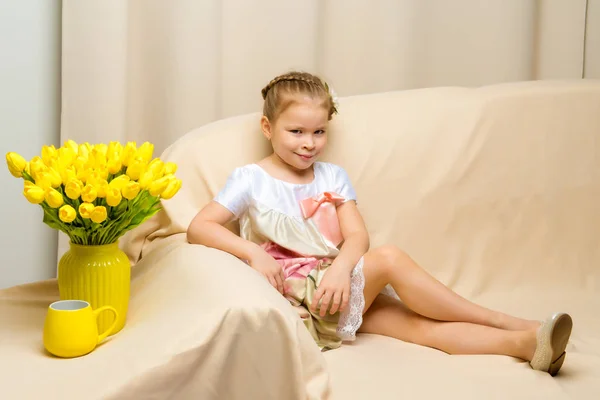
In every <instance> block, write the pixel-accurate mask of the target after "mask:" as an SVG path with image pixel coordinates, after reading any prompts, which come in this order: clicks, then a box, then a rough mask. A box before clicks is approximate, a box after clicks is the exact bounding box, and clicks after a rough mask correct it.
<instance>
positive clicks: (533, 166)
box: [0, 80, 600, 400]
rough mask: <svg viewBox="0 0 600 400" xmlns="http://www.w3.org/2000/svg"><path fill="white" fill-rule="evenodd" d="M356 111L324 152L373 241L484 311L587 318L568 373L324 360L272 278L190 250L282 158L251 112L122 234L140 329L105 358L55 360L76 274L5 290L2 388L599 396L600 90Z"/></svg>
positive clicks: (470, 362)
mask: <svg viewBox="0 0 600 400" xmlns="http://www.w3.org/2000/svg"><path fill="white" fill-rule="evenodd" d="M339 110H340V114H339V115H336V116H334V118H333V120H332V122H331V127H330V139H329V147H328V150H327V151H326V153H325V154H323V157H322V160H325V161H329V162H333V163H337V164H339V165H341V166H343V167H344V168H345V169H346V171H347V172H348V174H349V176H350V177H351V179H352V181H353V183H354V186H355V189H356V191H357V195H358V204H359V209H360V210H361V212H362V214H363V216H364V218H365V221H366V224H367V228H368V230H369V233H370V235H371V245H372V247H376V246H379V245H382V244H394V245H397V246H398V247H400V248H402V249H404V250H405V251H406V252H407V253H409V254H410V255H411V256H412V257H413V258H414V259H415V260H416V261H417V262H418V263H419V264H420V265H422V266H423V267H424V268H425V269H426V270H428V271H429V272H430V273H431V274H432V275H434V276H435V277H436V278H437V279H439V280H440V281H442V282H444V283H445V284H446V285H448V286H449V287H451V288H452V289H453V290H455V291H456V292H458V293H459V294H461V295H462V296H464V297H466V298H468V299H470V300H473V301H475V302H478V303H480V304H482V305H484V306H487V307H491V308H495V309H498V310H500V311H503V312H508V313H511V314H515V315H518V316H521V317H525V318H531V319H542V318H545V317H547V316H548V315H550V314H551V313H552V312H555V311H565V312H568V313H570V314H571V315H572V317H573V319H574V329H573V334H572V337H571V340H570V343H569V345H568V347H567V358H566V361H565V364H564V366H563V369H562V370H561V372H560V373H559V375H558V376H556V377H554V378H553V377H551V376H550V375H549V374H547V373H543V372H539V371H534V370H532V369H531V368H530V367H529V365H528V363H527V362H525V361H523V360H519V359H515V358H512V357H507V356H495V355H477V356H473V355H471V356H465V355H448V354H445V353H443V352H441V351H438V350H435V349H431V348H426V347H421V346H417V345H414V344H410V343H405V342H401V341H399V340H395V339H391V338H388V337H383V336H377V335H369V334H359V335H358V336H357V338H356V340H355V341H353V342H346V343H344V344H343V346H342V347H341V348H340V349H336V350H331V351H327V352H323V353H322V352H320V351H319V350H318V348H317V346H316V345H315V344H314V342H313V341H312V339H311V337H310V335H309V334H308V332H307V331H306V329H305V328H304V326H303V324H302V322H301V320H300V319H299V317H298V315H297V313H296V312H295V311H294V310H293V309H292V308H291V307H290V306H289V305H288V303H287V302H286V301H285V299H283V297H282V296H281V295H280V294H279V293H278V292H276V291H275V289H273V288H272V287H271V286H270V285H269V284H268V282H267V281H266V280H265V279H264V278H262V277H261V276H260V275H259V274H258V273H256V272H255V271H254V270H252V269H251V268H249V267H248V266H247V265H246V264H244V263H243V262H242V261H240V260H238V259H237V258H235V257H234V256H232V255H230V254H227V253H224V252H222V251H219V250H216V249H211V248H207V247H204V246H200V245H193V244H189V243H188V242H187V238H186V229H187V227H188V224H189V223H190V221H191V219H192V218H193V217H194V215H195V214H196V212H197V211H198V210H199V209H201V208H202V207H203V206H204V205H205V204H207V203H208V202H209V201H211V199H212V198H213V196H214V195H215V194H216V193H217V192H218V191H219V189H220V188H221V187H222V186H223V184H224V183H225V180H226V179H227V176H228V175H229V173H230V172H231V171H232V170H233V169H234V168H235V167H238V166H241V165H244V164H247V163H252V162H255V161H257V160H259V159H260V158H262V157H264V156H266V155H267V154H269V144H268V142H267V141H266V140H265V139H264V138H263V137H262V135H261V134H260V131H259V118H260V114H259V113H251V114H247V115H241V116H237V117H233V118H228V119H224V120H220V121H217V122H214V123H210V124H208V125H206V126H203V127H200V128H198V129H196V130H194V131H192V132H189V133H187V134H186V135H184V136H183V137H181V138H180V139H179V140H177V141H176V142H175V143H173V144H172V145H171V146H170V147H169V148H168V149H167V150H165V152H164V153H163V154H162V156H161V157H162V158H163V159H164V160H167V161H174V162H176V163H177V164H178V165H179V170H178V172H177V174H178V176H179V177H180V178H181V179H183V182H184V184H183V187H182V189H181V191H180V192H179V193H178V194H177V196H175V197H174V198H173V199H171V200H169V201H168V202H165V204H164V210H163V211H161V212H160V213H159V214H157V215H156V216H155V217H153V218H152V219H151V220H149V221H147V222H146V223H144V224H143V225H141V226H140V227H138V228H136V229H135V230H133V231H131V232H129V233H128V234H127V235H126V236H124V237H123V238H122V239H121V241H120V245H121V248H122V249H123V250H124V251H125V252H126V253H127V255H128V256H129V258H130V260H131V263H132V289H131V301H130V309H129V314H128V321H127V325H126V327H125V329H124V330H123V331H121V332H120V333H118V334H117V335H114V336H112V337H111V338H110V339H109V340H108V341H106V342H105V343H103V344H102V345H100V346H99V347H98V348H97V349H96V350H95V351H94V352H92V353H90V354H89V355H87V356H84V357H80V358H76V359H66V360H65V359H57V358H54V357H51V356H49V355H47V354H45V353H44V351H43V345H42V341H41V332H42V327H43V321H44V317H45V313H46V309H47V306H48V305H49V304H50V303H51V302H52V301H54V300H56V299H58V289H57V284H56V280H48V281H43V282H35V283H31V284H27V285H22V286H17V287H13V288H9V289H5V290H2V291H0V322H1V323H0V388H1V390H2V396H1V397H2V398H3V399H7V400H12V399H38V398H44V399H136V400H138V399H139V400H141V399H219V400H225V399H244V400H246V399H261V400H267V399H277V400H282V399H286V400H287V399H289V400H293V399H336V400H354V399H371V398H373V399H415V398H417V399H438V398H449V399H455V398H456V399H509V398H510V399H545V400H549V399H597V398H599V397H600V312H599V310H600V81H598V80H569V81H530V82H515V83H504V84H497V85H490V86H485V87H477V88H467V87H436V88H424V89H417V90H407V91H395V92H388V93H376V94H370V95H360V96H351V97H344V98H341V99H340V107H339ZM228 228H229V229H231V230H232V231H234V232H235V231H236V229H237V227H236V226H235V223H232V224H231V225H230V226H228ZM27 379H30V383H27Z"/></svg>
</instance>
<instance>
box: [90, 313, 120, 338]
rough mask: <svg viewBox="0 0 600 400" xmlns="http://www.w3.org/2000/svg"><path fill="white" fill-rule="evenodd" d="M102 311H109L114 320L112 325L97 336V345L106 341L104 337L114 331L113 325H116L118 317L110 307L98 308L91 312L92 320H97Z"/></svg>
mask: <svg viewBox="0 0 600 400" xmlns="http://www.w3.org/2000/svg"><path fill="white" fill-rule="evenodd" d="M102 311H110V312H112V313H113V314H114V316H115V320H114V321H113V323H112V325H111V326H110V327H109V328H108V329H107V330H105V331H104V332H102V333H101V334H99V335H98V343H100V342H101V341H103V340H104V339H106V337H107V336H108V334H109V333H111V332H112V331H113V329H115V325H117V318H118V317H119V313H117V310H115V309H114V308H113V307H111V306H104V307H100V308H97V309H95V310H94V311H93V313H94V318H96V319H97V318H98V315H99V314H100V313H101V312H102Z"/></svg>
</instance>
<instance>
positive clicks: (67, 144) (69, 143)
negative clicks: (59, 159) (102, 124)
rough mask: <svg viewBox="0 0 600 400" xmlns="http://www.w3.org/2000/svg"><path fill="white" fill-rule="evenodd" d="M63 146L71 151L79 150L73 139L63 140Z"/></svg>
mask: <svg viewBox="0 0 600 400" xmlns="http://www.w3.org/2000/svg"><path fill="white" fill-rule="evenodd" d="M63 147H65V148H67V149H70V150H71V151H73V152H75V153H77V151H79V145H78V144H77V143H76V142H75V141H74V140H71V139H69V140H67V141H66V142H65V144H64V145H63Z"/></svg>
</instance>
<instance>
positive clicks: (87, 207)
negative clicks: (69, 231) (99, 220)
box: [79, 203, 95, 218]
mask: <svg viewBox="0 0 600 400" xmlns="http://www.w3.org/2000/svg"><path fill="white" fill-rule="evenodd" d="M94 208H95V206H94V205H93V204H91V203H81V205H80V206H79V215H81V217H82V218H89V217H90V216H91V215H92V211H94Z"/></svg>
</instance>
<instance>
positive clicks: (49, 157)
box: [42, 145, 58, 166]
mask: <svg viewBox="0 0 600 400" xmlns="http://www.w3.org/2000/svg"><path fill="white" fill-rule="evenodd" d="M56 159H58V151H57V150H56V148H55V147H54V145H52V146H42V161H44V164H46V165H47V166H51V165H52V161H55V160H56Z"/></svg>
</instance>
